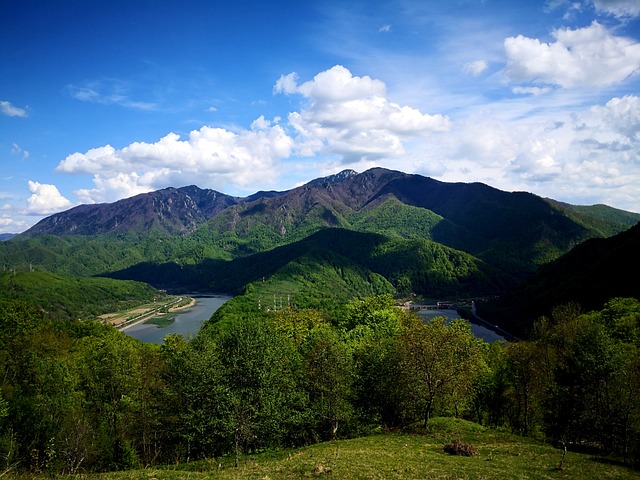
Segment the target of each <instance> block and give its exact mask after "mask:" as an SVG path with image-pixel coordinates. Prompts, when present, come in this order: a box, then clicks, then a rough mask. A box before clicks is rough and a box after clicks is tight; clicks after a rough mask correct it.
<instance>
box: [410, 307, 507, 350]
mask: <svg viewBox="0 0 640 480" xmlns="http://www.w3.org/2000/svg"><path fill="white" fill-rule="evenodd" d="M416 313H417V314H418V315H420V316H421V317H422V318H423V319H425V320H429V319H432V318H435V317H447V318H448V319H450V320H453V319H455V318H461V317H460V314H459V313H458V312H456V311H455V310H451V309H447V310H444V309H443V310H419V311H417V312H416ZM468 323H469V325H471V332H472V333H473V334H474V335H475V336H476V337H478V338H481V339H482V340H484V341H485V342H495V341H498V340H504V337H502V336H501V335H499V334H497V333H496V332H494V331H493V330H489V329H488V328H486V327H483V326H482V325H477V324H475V323H472V322H468Z"/></svg>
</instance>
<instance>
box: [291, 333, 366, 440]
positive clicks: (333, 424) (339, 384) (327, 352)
mask: <svg viewBox="0 0 640 480" xmlns="http://www.w3.org/2000/svg"><path fill="white" fill-rule="evenodd" d="M300 350H301V352H302V360H303V372H304V387H305V390H306V393H307V395H308V407H307V409H308V416H310V418H311V419H313V423H314V424H315V425H314V427H315V428H314V430H315V431H317V432H318V433H319V435H318V437H317V438H318V439H323V440H324V439H329V438H331V439H335V438H337V436H338V428H339V425H340V424H341V423H342V422H346V421H348V420H349V419H350V417H351V414H352V407H351V397H352V383H353V373H354V372H353V359H352V357H351V355H350V354H349V352H348V350H347V348H346V346H345V345H344V343H343V342H342V341H341V339H340V338H339V336H338V334H337V332H336V331H335V330H334V329H333V328H332V327H330V326H326V327H325V328H323V329H318V330H315V331H313V332H312V333H310V334H309V335H308V336H307V337H306V339H305V341H304V342H303V344H302V345H301V347H300Z"/></svg>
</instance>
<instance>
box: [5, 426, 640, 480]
mask: <svg viewBox="0 0 640 480" xmlns="http://www.w3.org/2000/svg"><path fill="white" fill-rule="evenodd" d="M456 439H461V440H462V441H464V442H465V443H467V444H469V445H471V446H472V447H474V448H475V449H476V450H477V455H473V456H471V457H463V456H452V455H449V454H447V453H445V451H444V448H443V447H444V445H446V444H450V443H452V442H454V441H455V440H456ZM324 476H328V477H329V478H336V479H363V480H365V479H366V480H371V479H389V478H394V479H415V478H429V479H443V480H444V479H447V480H448V479H452V478H455V479H495V478H509V479H553V480H557V479H576V480H590V479H594V480H595V479H602V478H608V479H630V478H640V472H638V471H636V470H633V469H631V468H629V467H628V466H625V465H623V464H622V463H621V462H616V461H611V460H610V459H605V458H602V457H598V456H594V455H590V454H584V453H573V452H570V453H568V454H567V455H566V456H563V451H562V450H559V449H557V448H554V447H552V446H551V445H545V444H543V443H541V442H538V441H535V440H531V439H527V438H523V437H520V436H516V435H513V434H510V433H507V432H504V431H498V430H493V429H487V428H484V427H482V426H480V425H478V424H475V423H471V422H466V421H464V420H456V419H450V418H434V419H433V420H432V425H431V428H430V429H429V431H428V432H420V431H416V432H413V433H411V432H404V433H402V432H388V433H379V434H375V435H371V436H366V437H360V438H355V439H348V440H334V441H327V442H322V443H319V444H315V445H312V446H308V447H302V448H290V449H283V450H277V451H270V452H266V453H261V454H255V455H251V456H247V457H243V458H242V459H241V461H240V463H239V465H238V466H237V467H236V466H235V461H234V458H232V457H230V456H225V457H219V458H212V459H207V460H200V461H194V462H190V463H188V464H178V465H166V466H155V467H149V468H146V469H139V470H128V471H126V472H113V473H108V474H93V475H92V474H83V475H76V476H74V477H73V478H78V479H84V480H93V479H95V480H99V479H103V480H117V479H125V478H126V479H144V480H148V479H151V478H155V479H157V480H162V479H167V480H170V479H193V480H195V479H220V480H225V479H249V478H255V479H265V478H269V479H273V480H275V479H298V478H318V477H320V478H322V477H324ZM9 478H11V477H9Z"/></svg>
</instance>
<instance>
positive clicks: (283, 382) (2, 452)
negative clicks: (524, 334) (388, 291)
mask: <svg viewBox="0 0 640 480" xmlns="http://www.w3.org/2000/svg"><path fill="white" fill-rule="evenodd" d="M331 312H332V313H331V314H327V313H326V312H324V311H320V310H314V309H296V308H283V309H282V310H276V311H274V310H271V311H268V310H267V309H266V308H263V309H256V308H251V309H247V308H243V305H242V302H229V303H228V304H226V305H225V306H223V307H222V308H221V309H220V310H219V311H218V312H216V314H215V315H214V316H213V317H212V319H211V320H210V321H209V322H207V323H206V324H205V327H204V328H203V329H202V330H201V331H200V333H199V334H198V336H197V337H195V338H194V339H192V340H191V341H189V342H187V341H186V340H185V339H183V338H182V337H180V336H168V337H167V338H166V339H165V342H164V343H163V344H162V345H151V344H144V343H141V342H139V341H137V340H134V339H132V338H130V337H128V336H126V335H124V334H122V333H121V332H118V331H116V330H114V329H113V328H110V327H106V326H103V325H100V324H98V323H96V322H93V321H79V320H68V321H60V320H55V319H52V318H51V317H50V316H47V315H46V314H45V312H43V311H42V310H41V309H39V308H34V307H33V306H31V305H29V304H28V303H26V302H24V301H20V300H12V299H7V300H2V301H1V302H0V374H1V377H0V378H1V379H2V383H1V384H0V393H1V396H0V458H1V459H2V462H3V463H2V465H0V472H8V471H11V470H16V471H30V472H50V473H76V472H80V471H106V470H113V469H127V468H132V467H140V466H148V465H152V464H159V463H175V462H179V461H187V460H193V459H198V458H205V457H206V458H212V457H220V456H223V455H228V456H232V457H233V456H236V457H237V456H244V455H247V454H250V453H252V452H257V451H261V450H265V449H270V448H276V447H284V446H296V445H305V444H309V443H313V442H318V441H322V440H327V439H332V438H345V437H351V436H358V435H361V434H365V433H368V432H372V431H376V430H378V429H380V428H385V429H393V428H416V429H423V428H427V429H428V428H429V424H430V422H431V420H432V418H434V417H435V416H443V415H445V416H458V417H463V418H467V419H470V420H473V421H475V422H478V423H481V424H483V425H488V426H493V427H500V428H508V429H510V430H512V431H513V432H517V433H519V434H522V435H529V436H534V437H537V438H543V439H546V440H548V441H550V442H554V443H555V444H558V445H563V446H566V447H567V448H569V449H589V450H593V451H598V452H600V453H603V454H607V455H611V456H613V457H616V458H619V459H621V460H624V461H627V462H638V461H639V460H640V398H639V397H638V396H637V392H638V390H639V389H640V385H639V382H640V302H639V301H638V300H635V299H624V298H616V299H612V300H610V301H609V302H608V303H607V304H606V306H605V307H604V308H603V309H601V310H598V311H592V312H582V311H581V310H580V308H579V307H578V306H577V305H575V304H567V305H563V306H559V307H557V308H556V309H554V311H553V314H552V315H551V316H549V317H543V318H540V319H539V320H538V321H537V322H536V324H535V328H534V332H533V334H532V336H531V338H530V339H529V340H527V341H522V342H517V343H507V342H496V343H491V344H488V343H485V342H483V341H481V340H479V339H477V338H476V337H474V336H473V335H472V333H471V331H470V329H469V326H468V324H466V323H465V322H464V321H458V320H454V321H451V322H446V321H445V320H444V319H436V320H433V321H431V322H429V323H426V324H425V323H423V322H422V321H421V320H420V319H419V318H418V317H416V316H414V315H413V314H412V313H409V312H406V311H403V310H402V309H400V308H398V307H396V305H395V302H394V300H393V298H392V297H391V296H390V295H377V296H372V297H368V298H364V299H359V300H351V301H349V302H346V303H344V304H342V305H339V306H336V307H335V308H333V309H331Z"/></svg>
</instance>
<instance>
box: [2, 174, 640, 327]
mask: <svg viewBox="0 0 640 480" xmlns="http://www.w3.org/2000/svg"><path fill="white" fill-rule="evenodd" d="M638 221H640V214H636V213H632V212H625V211H622V210H617V209H614V208H611V207H608V206H605V205H594V206H575V205H569V204H566V203H561V202H558V201H555V200H552V199H545V198H541V197H539V196H536V195H534V194H532V193H527V192H505V191H501V190H498V189H495V188H493V187H490V186H488V185H485V184H481V183H445V182H440V181H437V180H434V179H432V178H428V177H424V176H420V175H411V174H406V173H402V172H398V171H393V170H387V169H382V168H375V169H371V170H368V171H366V172H363V173H356V172H354V171H352V170H345V171H343V172H341V173H339V174H336V175H332V176H329V177H324V178H319V179H316V180H313V181H311V182H309V183H307V184H305V185H302V186H300V187H297V188H294V189H291V190H287V191H282V192H275V191H271V192H257V193H255V194H254V195H251V196H249V197H245V198H239V197H232V196H229V195H225V194H223V193H220V192H216V191H213V190H205V189H200V188H198V187H196V186H187V187H181V188H166V189H163V190H158V191H155V192H151V193H147V194H141V195H137V196H135V197H131V198H128V199H124V200H120V201H118V202H114V203H109V204H95V205H81V206H78V207H75V208H72V209H70V210H68V211H65V212H61V213H58V214H55V215H52V216H50V217H47V218H45V219H43V220H42V221H40V222H39V223H38V224H36V225H35V226H33V227H32V228H31V229H29V230H27V231H26V232H24V233H23V234H21V235H18V236H17V237H15V238H13V239H11V240H9V241H7V242H3V243H2V244H0V261H3V262H4V264H5V265H9V266H11V265H14V266H15V265H26V264H30V268H33V266H34V265H35V267H36V268H41V269H46V270H50V271H53V272H55V273H61V274H67V275H85V276H87V275H102V276H112V277H116V278H123V279H133V280H142V281H146V282H148V283H151V284H153V285H155V286H158V287H170V288H180V287H182V288H188V289H200V290H212V289H214V290H216V291H227V292H230V293H234V294H237V293H241V292H246V291H247V289H248V286H249V285H253V287H252V289H249V290H252V291H254V292H255V291H259V290H260V289H265V288H267V285H268V286H269V288H270V289H271V290H270V292H271V291H272V290H273V289H278V288H281V287H276V284H278V283H279V284H280V285H281V286H282V285H285V284H286V288H287V289H288V291H293V290H295V291H296V295H297V296H298V298H303V299H305V302H306V303H307V304H312V303H313V302H314V301H319V300H320V299H323V298H332V297H344V296H348V295H359V294H364V293H372V292H374V293H375V292H390V293H394V294H396V295H401V296H410V295H418V296H422V297H429V298H436V297H438V298H440V297H453V296H456V297H460V296H467V297H469V296H484V295H498V294H504V293H505V292H506V291H508V290H509V289H510V288H511V287H513V286H515V285H518V284H520V283H521V282H523V281H525V280H527V279H530V278H532V275H533V274H534V273H535V272H538V275H548V276H549V275H550V276H554V275H556V276H557V275H560V273H558V271H557V270H556V271H554V270H551V269H549V268H547V269H545V268H540V267H542V266H544V265H548V264H551V263H554V261H557V262H559V261H560V259H561V258H562V257H563V256H565V255H566V254H568V253H569V252H573V251H576V252H580V251H581V250H582V249H577V248H574V247H576V246H578V245H581V244H583V242H585V241H587V240H590V239H605V238H608V237H613V236H615V235H618V234H621V233H622V232H624V231H626V230H628V229H629V228H630V227H632V226H633V225H635V224H636V223H637V222H638ZM605 249H606V247H605ZM575 264H576V265H578V264H580V261H575ZM544 272H548V273H544ZM292 279H294V280H292ZM314 279H315V281H314ZM282 288H285V287H282ZM323 288H324V289H325V290H326V291H324V292H323V291H322V289H323ZM558 300H561V298H559V299H558ZM504 311H506V310H504ZM504 321H505V320H503V322H504Z"/></svg>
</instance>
